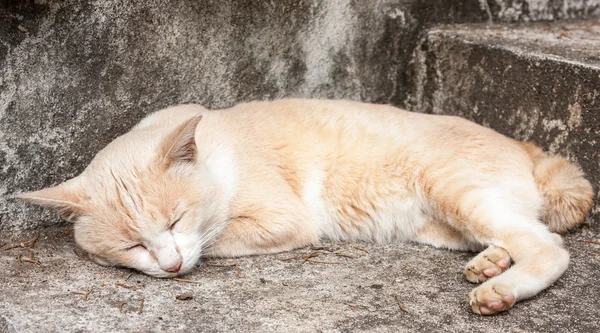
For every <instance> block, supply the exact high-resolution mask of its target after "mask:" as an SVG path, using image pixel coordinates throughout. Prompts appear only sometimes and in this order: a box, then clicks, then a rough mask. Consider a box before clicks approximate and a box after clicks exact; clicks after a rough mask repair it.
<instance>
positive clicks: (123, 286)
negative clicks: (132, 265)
mask: <svg viewBox="0 0 600 333" xmlns="http://www.w3.org/2000/svg"><path fill="white" fill-rule="evenodd" d="M115 286H118V287H122V288H126V289H131V288H133V286H128V285H126V284H124V283H121V282H115Z"/></svg>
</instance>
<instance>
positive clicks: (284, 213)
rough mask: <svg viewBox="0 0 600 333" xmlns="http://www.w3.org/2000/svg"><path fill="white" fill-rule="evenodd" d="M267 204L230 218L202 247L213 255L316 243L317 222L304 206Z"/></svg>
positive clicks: (233, 255) (269, 250)
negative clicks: (214, 240) (206, 246)
mask: <svg viewBox="0 0 600 333" xmlns="http://www.w3.org/2000/svg"><path fill="white" fill-rule="evenodd" d="M269 205H270V206H269V207H268V208H267V207H264V208H261V209H254V210H251V211H250V210H249V211H247V212H246V214H245V215H244V216H238V217H235V218H233V219H232V220H231V221H230V222H229V224H228V226H227V227H226V228H225V230H223V232H222V233H221V234H220V236H219V237H218V238H217V240H216V242H215V243H214V244H213V245H212V246H210V247H209V248H207V249H206V251H204V255H206V256H213V257H239V256H245V255H257V254H268V253H277V252H284V251H290V250H293V249H297V248H301V247H305V246H309V245H314V244H318V242H319V236H318V232H317V228H316V224H315V223H313V222H312V221H313V219H312V217H311V216H310V215H309V214H308V212H306V211H305V208H304V206H302V205H296V207H290V203H286V204H285V205H287V206H288V207H287V208H282V207H278V206H279V205H278V204H277V203H276V202H274V201H270V202H269Z"/></svg>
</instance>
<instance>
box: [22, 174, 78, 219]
mask: <svg viewBox="0 0 600 333" xmlns="http://www.w3.org/2000/svg"><path fill="white" fill-rule="evenodd" d="M75 182H76V180H75V179H71V180H68V181H66V182H64V183H62V184H60V185H57V186H54V187H48V188H45V189H42V190H39V191H34V192H28V193H21V194H18V195H16V196H15V197H16V198H17V199H20V200H24V201H27V202H30V203H33V204H36V205H38V206H42V207H49V208H54V209H55V210H56V211H57V212H58V213H59V214H60V216H61V217H62V218H63V219H65V220H67V221H69V222H75V220H77V217H78V216H80V215H82V214H83V213H84V211H85V209H84V206H83V202H82V200H81V195H80V194H79V193H78V192H77V190H76V187H75V186H74V183H75Z"/></svg>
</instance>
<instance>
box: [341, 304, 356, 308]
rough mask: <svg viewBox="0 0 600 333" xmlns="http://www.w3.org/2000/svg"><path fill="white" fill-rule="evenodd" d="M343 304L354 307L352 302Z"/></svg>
mask: <svg viewBox="0 0 600 333" xmlns="http://www.w3.org/2000/svg"><path fill="white" fill-rule="evenodd" d="M344 304H345V305H347V306H349V307H351V308H355V307H356V304H354V303H344Z"/></svg>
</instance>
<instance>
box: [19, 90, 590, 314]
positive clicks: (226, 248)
mask: <svg viewBox="0 0 600 333" xmlns="http://www.w3.org/2000/svg"><path fill="white" fill-rule="evenodd" d="M593 195H594V192H593V188H592V186H591V185H590V183H589V182H588V181H587V180H586V179H585V178H584V174H583V172H582V171H581V170H580V168H579V167H577V166H576V165H574V164H572V163H570V162H568V161H567V160H566V159H564V158H561V157H558V156H550V155H548V154H547V153H545V152H543V151H542V150H541V149H540V148H538V147H537V146H535V145H534V144H532V143H525V142H519V141H516V140H513V139H510V138H507V137H505V136H503V135H501V134H499V133H497V132H495V131H493V130H491V129H488V128H485V127H482V126H479V125H477V124H475V123H473V122H470V121H468V120H465V119H462V118H458V117H453V116H441V115H428V114H421V113H413V112H408V111H405V110H401V109H398V108H395V107H392V106H387V105H375V104H366V103H360V102H352V101H344V100H300V99H284V100H278V101H271V102H250V103H245V104H239V105H236V106H234V107H232V108H231V109H228V110H215V111H209V110H207V109H205V108H203V107H201V106H199V105H179V106H175V107H171V108H167V109H164V110H161V111H158V112H155V113H153V114H151V115H149V116H147V117H146V118H145V119H143V120H142V121H141V122H140V123H139V124H138V125H136V126H135V127H134V128H133V129H132V130H131V131H130V132H128V133H126V134H124V135H122V136H120V137H118V138H116V139H115V140H114V141H112V142H111V143H110V144H109V145H108V146H107V147H105V148H104V149H103V150H101V151H100V152H99V153H98V154H97V155H96V156H95V158H94V159H93V160H92V162H91V163H90V164H89V166H88V167H87V168H86V169H85V170H84V171H83V172H82V173H81V175H79V176H77V177H75V178H73V179H70V180H67V181H66V182H64V183H62V184H60V185H58V186H55V187H51V188H46V189H42V190H40V191H36V192H31V193H24V194H21V195H19V196H18V197H19V198H20V199H23V200H26V201H29V202H32V203H35V204H38V205H42V206H47V207H52V208H54V209H56V210H57V211H58V212H59V213H60V215H61V216H62V217H63V218H64V219H66V220H68V221H72V222H73V223H74V235H75V240H76V242H77V244H79V246H81V247H82V248H83V249H84V250H86V251H87V252H88V254H89V256H90V258H92V260H94V261H95V262H96V263H98V264H100V265H116V266H125V267H130V268H133V269H136V270H138V271H141V272H143V273H146V274H149V275H152V276H156V277H173V276H176V275H178V274H183V273H186V272H188V271H190V270H191V269H192V268H193V267H194V266H196V264H197V262H198V261H199V260H200V257H201V256H213V257H235V256H244V255H253V254H266V253H276V252H281V251H288V250H292V249H296V248H300V247H305V246H308V245H313V244H317V243H318V242H319V241H320V240H324V239H328V240H333V241H357V240H362V241H371V242H375V243H389V242H400V241H414V242H419V243H425V244H430V245H432V246H435V247H440V248H447V249H454V250H469V251H481V253H479V254H478V255H477V256H476V257H475V258H474V259H472V260H471V261H470V262H469V263H468V264H467V265H466V268H465V275H466V278H467V280H468V281H470V282H473V283H480V285H479V286H478V287H477V288H475V289H473V291H472V292H471V293H470V295H469V297H470V305H471V307H472V309H473V311H475V312H476V313H479V314H482V315H490V314H494V313H498V312H501V311H504V310H507V309H509V308H511V307H512V306H513V305H514V304H515V303H516V302H517V301H520V300H523V299H526V298H529V297H532V296H534V295H535V294H537V293H538V292H540V291H541V290H543V289H545V288H547V287H548V286H550V285H551V284H552V283H553V282H554V281H555V280H557V279H558V278H559V277H560V276H561V275H562V273H563V272H564V271H565V270H566V268H567V266H568V263H569V254H568V252H567V250H566V249H564V248H563V246H562V239H561V237H560V236H559V235H558V234H557V233H560V232H565V231H567V230H569V229H571V228H573V227H575V226H577V225H578V224H580V223H581V222H582V221H583V219H584V218H585V216H586V215H587V214H588V213H589V210H590V208H591V205H592V198H593ZM511 265H512V266H511Z"/></svg>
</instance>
